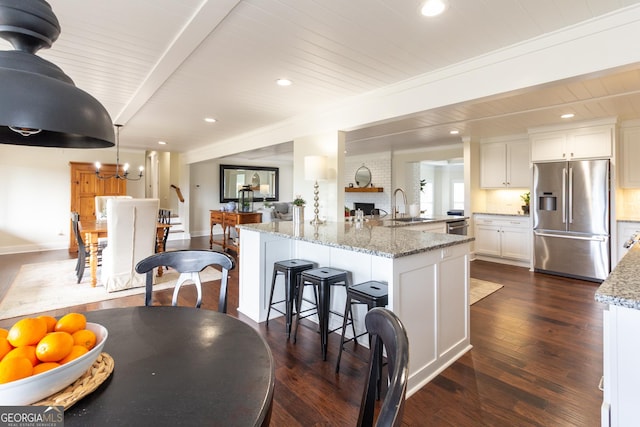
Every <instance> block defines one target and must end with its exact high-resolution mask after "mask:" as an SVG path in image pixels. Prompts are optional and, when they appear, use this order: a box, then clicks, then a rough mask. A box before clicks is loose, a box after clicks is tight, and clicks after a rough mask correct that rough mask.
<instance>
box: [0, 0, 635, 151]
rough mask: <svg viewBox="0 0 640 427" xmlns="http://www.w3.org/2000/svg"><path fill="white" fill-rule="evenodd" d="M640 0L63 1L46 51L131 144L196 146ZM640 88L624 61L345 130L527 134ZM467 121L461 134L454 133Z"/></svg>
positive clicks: (354, 136)
mask: <svg viewBox="0 0 640 427" xmlns="http://www.w3.org/2000/svg"><path fill="white" fill-rule="evenodd" d="M639 2H640V0H637V1H632V0H536V1H531V0H449V9H448V10H447V12H446V13H445V14H444V15H442V16H441V17H438V18H435V19H427V18H425V17H422V16H420V15H419V13H418V10H419V6H420V3H421V0H420V1H419V0H348V1H344V0H241V1H237V0H209V1H206V0H109V1H104V0H50V1H49V3H50V4H51V6H52V8H53V10H54V12H55V14H56V16H57V17H58V19H59V21H60V25H61V27H62V33H61V35H60V38H59V39H58V41H57V42H56V43H54V44H53V46H52V48H51V49H48V50H43V51H41V52H40V55H41V56H43V57H45V58H46V59H48V60H50V61H52V62H53V63H55V64H56V65H58V66H60V67H61V68H62V69H63V70H64V71H65V72H66V73H67V74H68V75H69V76H70V77H71V78H72V79H73V80H74V81H75V83H76V85H77V86H78V87H80V88H82V89H83V90H85V91H87V92H89V93H90V94H92V95H93V96H94V97H96V98H97V99H98V100H99V101H100V102H101V103H102V104H103V105H104V106H105V107H106V108H107V110H108V111H109V113H110V115H111V117H112V118H113V120H114V122H115V123H122V124H124V127H123V129H122V131H121V146H122V147H123V148H126V147H131V148H144V149H159V146H158V144H157V142H158V141H159V140H163V141H166V142H167V143H168V145H167V146H165V147H160V149H163V150H171V151H178V152H188V151H191V150H197V149H201V148H203V147H207V146H209V145H211V144H214V143H216V142H218V141H222V140H226V139H230V138H233V137H236V136H238V135H242V134H246V133H248V132H254V131H256V130H257V129H260V128H264V127H267V126H270V125H273V124H275V123H279V122H283V121H286V120H287V119H290V118H292V117H294V116H298V115H301V114H305V113H309V112H311V111H319V110H322V109H323V108H324V109H327V108H329V106H331V105H335V104H336V103H338V102H339V101H340V100H341V99H344V98H347V97H354V96H358V95H361V94H364V93H367V92H371V91H373V90H375V89H378V88H380V87H384V86H387V85H391V84H395V83H398V82H401V81H405V80H408V79H411V78H413V77H415V76H419V75H423V74H425V73H429V72H432V71H434V70H438V69H442V68H443V67H447V66H449V65H451V64H455V63H459V62H461V61H463V60H465V59H469V58H472V57H478V56H481V55H483V54H486V53H488V52H492V51H496V50H498V49H501V48H505V47H507V46H511V45H514V44H517V43H519V42H522V41H524V40H528V39H531V38H534V37H537V36H540V35H543V34H547V33H550V32H553V31H556V30H559V29H562V28H564V27H567V26H571V25H574V24H576V23H579V22H582V21H585V20H589V19H592V18H595V17H598V16H601V15H604V14H607V13H609V12H612V11H615V10H617V9H620V8H623V7H626V6H631V5H635V4H636V3H639ZM5 48H9V47H8V44H6V43H5V42H4V41H0V49H5ZM281 77H286V78H289V79H291V80H293V82H294V84H293V85H292V86H290V87H286V88H283V87H279V86H277V85H276V84H275V80H276V79H278V78H281ZM638 93H640V71H638V69H625V70H616V73H615V74H614V73H611V74H608V75H598V76H585V77H583V78H580V79H572V80H571V81H566V82H560V83H559V84H554V85H546V86H544V87H541V88H532V89H531V90H528V91H521V92H518V93H515V94H505V95H504V96H500V97H493V98H492V99H483V100H478V101H476V102H473V103H470V102H467V103H464V104H462V105H454V106H449V107H446V108H439V109H436V110H430V111H428V112H424V113H421V114H415V115H412V116H411V117H405V118H398V120H393V121H387V122H385V123H380V124H377V125H375V126H370V125H367V126H365V124H363V126H362V127H359V128H354V129H345V130H348V131H349V132H348V133H347V147H348V150H349V152H350V153H361V152H371V151H377V150H389V149H393V150H398V149H404V148H415V147H417V146H428V145H442V144H443V143H446V142H459V141H460V136H474V137H492V136H500V135H508V134H518V133H525V132H526V129H527V128H528V127H531V126H539V125H544V124H551V123H556V122H558V120H559V119H558V116H559V115H560V113H563V112H565V111H566V110H567V108H568V107H569V108H570V109H571V110H572V111H573V112H575V113H576V114H577V116H578V117H580V119H590V118H596V117H597V118H601V117H609V116H618V117H619V118H621V119H629V118H638V117H640V101H639V100H638V99H640V97H639V96H638ZM204 117H215V118H216V119H217V120H218V122H217V123H215V124H209V123H205V122H204V120H203V119H204ZM454 127H455V128H457V129H458V130H460V132H461V134H460V136H457V137H448V136H446V135H447V133H448V131H449V130H450V129H451V128H454ZM443 135H445V136H443ZM286 147H290V145H289V146H285V148H282V147H280V148H277V149H275V150H262V154H257V153H256V154H255V155H263V154H265V153H266V154H267V155H268V154H270V153H274V152H276V153H280V154H281V153H282V152H283V151H286V150H287V148H286ZM289 149H290V148H289Z"/></svg>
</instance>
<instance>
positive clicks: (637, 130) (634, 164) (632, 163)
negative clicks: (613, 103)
mask: <svg viewBox="0 0 640 427" xmlns="http://www.w3.org/2000/svg"><path fill="white" fill-rule="evenodd" d="M620 133H621V136H622V142H621V144H620V160H621V161H619V162H618V165H619V168H620V169H619V170H620V175H619V178H620V187H623V188H640V167H638V163H640V127H629V128H622V129H621V131H620Z"/></svg>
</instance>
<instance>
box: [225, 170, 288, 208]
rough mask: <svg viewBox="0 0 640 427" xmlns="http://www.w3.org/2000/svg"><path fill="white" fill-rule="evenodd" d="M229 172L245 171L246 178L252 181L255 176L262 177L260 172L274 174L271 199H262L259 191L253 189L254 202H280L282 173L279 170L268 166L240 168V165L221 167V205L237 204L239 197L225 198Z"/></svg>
mask: <svg viewBox="0 0 640 427" xmlns="http://www.w3.org/2000/svg"><path fill="white" fill-rule="evenodd" d="M227 171H233V172H238V171H245V172H246V176H247V177H248V178H249V180H252V178H253V176H254V175H260V172H270V173H273V185H274V188H273V190H274V191H273V192H271V194H272V196H271V197H266V198H265V197H260V193H259V190H258V191H256V189H254V188H252V190H254V200H255V201H257V202H260V201H262V200H263V199H264V200H267V201H269V202H276V201H278V200H279V194H280V171H279V168H274V167H266V166H240V165H220V203H225V202H237V201H238V197H225V194H226V192H225V189H226V188H227V187H228V185H229V183H228V182H227V179H226V175H227V174H226V172H227Z"/></svg>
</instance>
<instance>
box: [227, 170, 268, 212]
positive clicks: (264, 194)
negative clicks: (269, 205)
mask: <svg viewBox="0 0 640 427" xmlns="http://www.w3.org/2000/svg"><path fill="white" fill-rule="evenodd" d="M245 185H248V186H250V187H251V190H252V191H253V199H254V200H255V201H257V202H259V201H262V200H267V201H277V200H279V198H278V168H270V167H260V166H238V165H220V203H224V202H237V201H238V192H239V191H240V190H241V189H242V187H243V186H245Z"/></svg>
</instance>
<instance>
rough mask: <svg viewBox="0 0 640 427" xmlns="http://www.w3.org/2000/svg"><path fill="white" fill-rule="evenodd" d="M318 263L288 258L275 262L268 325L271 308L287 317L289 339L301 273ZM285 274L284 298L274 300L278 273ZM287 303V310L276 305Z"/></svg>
mask: <svg viewBox="0 0 640 427" xmlns="http://www.w3.org/2000/svg"><path fill="white" fill-rule="evenodd" d="M315 266H316V264H315V263H314V262H311V261H307V260H304V259H288V260H284V261H278V262H275V263H273V276H272V278H271V294H270V295H269V308H268V309H267V326H269V314H270V313H271V308H272V307H273V309H274V310H275V311H277V312H278V313H280V314H283V315H284V316H285V319H286V329H287V339H289V337H290V336H291V319H292V318H293V303H294V302H295V301H296V295H297V292H298V288H299V286H300V273H302V272H303V271H305V270H310V269H312V268H314V267H315ZM280 273H281V274H283V275H284V295H285V296H284V299H283V300H280V301H276V302H273V291H274V289H275V287H276V280H277V277H278V274H280ZM283 302H284V303H285V311H284V312H283V311H281V310H279V309H278V308H277V307H274V306H275V305H276V304H281V303H283Z"/></svg>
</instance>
